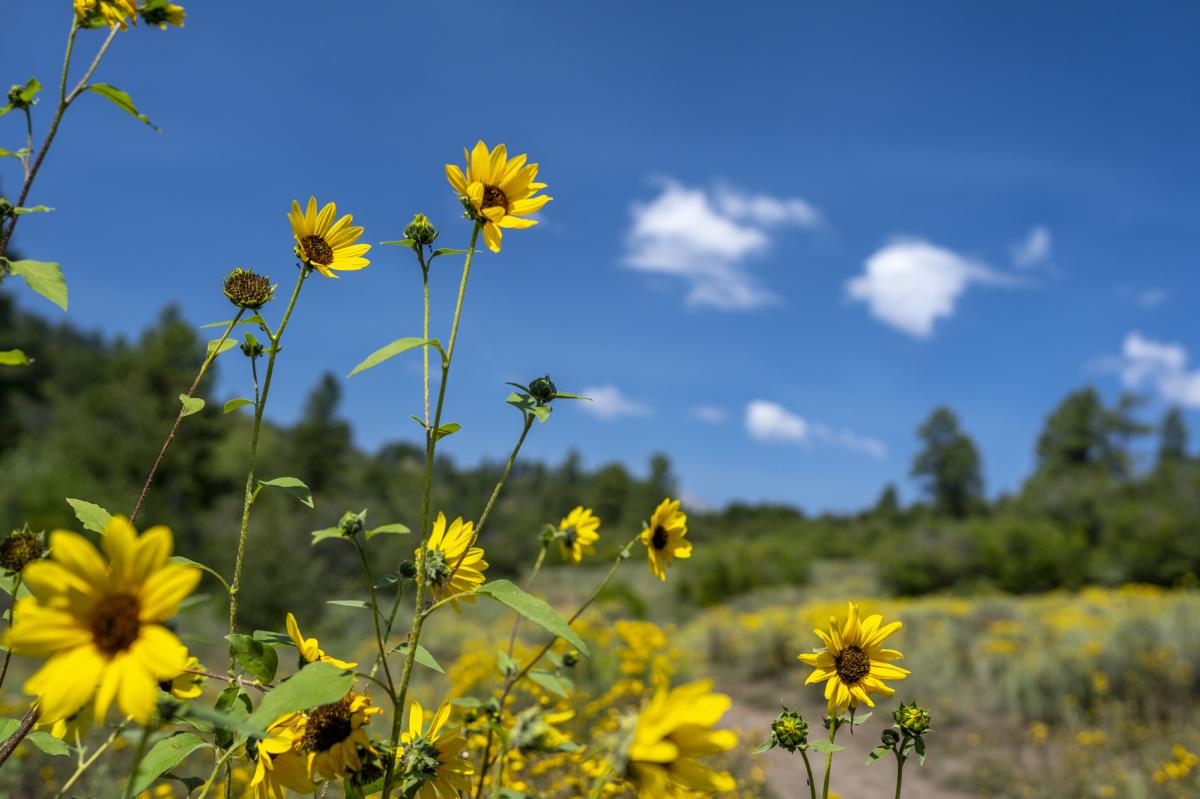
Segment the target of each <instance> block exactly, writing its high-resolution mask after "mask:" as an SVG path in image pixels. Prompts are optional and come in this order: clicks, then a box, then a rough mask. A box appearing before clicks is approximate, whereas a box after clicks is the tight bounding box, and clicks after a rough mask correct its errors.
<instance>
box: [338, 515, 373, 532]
mask: <svg viewBox="0 0 1200 799" xmlns="http://www.w3.org/2000/svg"><path fill="white" fill-rule="evenodd" d="M366 516H367V514H366V512H365V511H364V512H362V513H354V512H353V511H346V512H345V513H343V514H342V518H341V519H339V520H338V529H339V530H341V531H342V535H344V536H346V538H353V537H354V536H356V535H358V534H359V533H361V532H362V531H363V528H364V527H366V520H367V519H366Z"/></svg>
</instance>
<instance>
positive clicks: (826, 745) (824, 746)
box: [808, 738, 846, 754]
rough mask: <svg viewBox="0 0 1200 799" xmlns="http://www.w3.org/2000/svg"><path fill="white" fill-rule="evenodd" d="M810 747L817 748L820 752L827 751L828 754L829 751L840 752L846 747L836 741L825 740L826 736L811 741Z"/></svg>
mask: <svg viewBox="0 0 1200 799" xmlns="http://www.w3.org/2000/svg"><path fill="white" fill-rule="evenodd" d="M808 748H809V749H816V750H817V751H818V752H825V753H827V754H828V753H833V752H840V751H842V750H843V749H845V748H846V747H844V746H840V745H838V744H835V743H830V742H829V741H827V740H825V739H824V738H818V739H817V740H815V741H809V742H808Z"/></svg>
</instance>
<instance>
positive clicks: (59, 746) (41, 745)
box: [25, 732, 71, 757]
mask: <svg viewBox="0 0 1200 799" xmlns="http://www.w3.org/2000/svg"><path fill="white" fill-rule="evenodd" d="M25 740H27V741H29V742H30V743H31V744H33V745H34V746H36V747H37V748H38V749H41V750H42V751H43V752H45V753H46V754H48V755H52V756H54V757H58V756H60V755H68V754H70V753H71V750H70V749H69V748H68V747H67V745H66V744H65V743H63V742H62V741H61V740H59V739H58V738H55V737H54V736H53V735H51V734H50V733H48V732H31V733H29V735H27V736H26V737H25Z"/></svg>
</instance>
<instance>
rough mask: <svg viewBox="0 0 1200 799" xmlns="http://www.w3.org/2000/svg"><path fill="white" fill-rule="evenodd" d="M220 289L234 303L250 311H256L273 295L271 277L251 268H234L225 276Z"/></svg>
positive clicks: (273, 288)
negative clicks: (223, 283)
mask: <svg viewBox="0 0 1200 799" xmlns="http://www.w3.org/2000/svg"><path fill="white" fill-rule="evenodd" d="M221 290H222V291H223V292H224V293H225V296H226V297H228V298H229V301H230V302H232V303H233V304H234V305H236V306H238V307H239V308H246V309H249V310H252V311H257V310H258V309H259V308H261V307H263V306H264V305H266V304H267V303H268V302H270V301H271V299H272V298H273V297H274V296H275V287H274V286H273V285H271V278H270V277H269V276H268V275H260V274H258V273H256V272H254V271H253V270H251V269H240V268H239V269H234V270H233V271H232V272H230V273H229V274H228V275H226V276H225V285H224V286H223V287H222V289H221Z"/></svg>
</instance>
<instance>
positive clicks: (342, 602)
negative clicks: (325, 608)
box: [325, 599, 371, 610]
mask: <svg viewBox="0 0 1200 799" xmlns="http://www.w3.org/2000/svg"><path fill="white" fill-rule="evenodd" d="M325 604H326V605H338V606H339V607H343V608H359V609H360V610H370V609H371V603H370V602H364V601H363V600H361V599H328V600H326V601H325Z"/></svg>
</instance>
